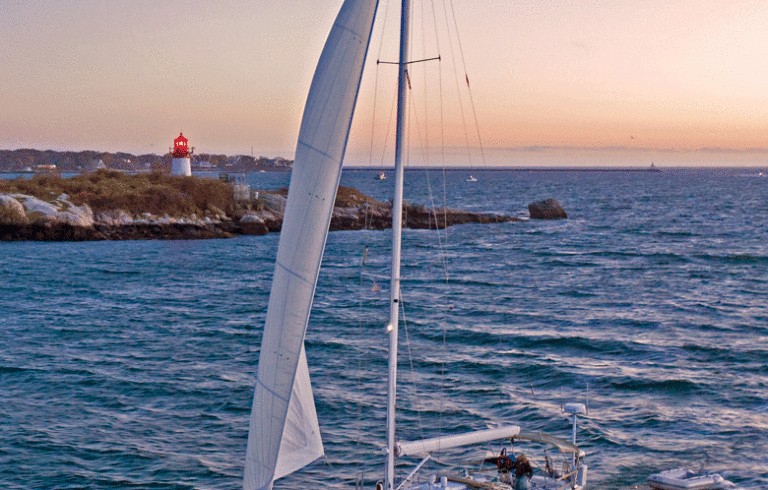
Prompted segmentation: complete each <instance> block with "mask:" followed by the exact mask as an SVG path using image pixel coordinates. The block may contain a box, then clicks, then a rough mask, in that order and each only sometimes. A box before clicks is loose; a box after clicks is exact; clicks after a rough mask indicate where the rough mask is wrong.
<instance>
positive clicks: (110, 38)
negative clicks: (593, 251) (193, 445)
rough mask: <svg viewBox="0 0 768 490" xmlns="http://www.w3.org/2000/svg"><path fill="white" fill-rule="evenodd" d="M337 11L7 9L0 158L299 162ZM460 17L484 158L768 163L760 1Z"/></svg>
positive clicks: (470, 1)
mask: <svg viewBox="0 0 768 490" xmlns="http://www.w3.org/2000/svg"><path fill="white" fill-rule="evenodd" d="M436 1H437V0H436ZM341 3H342V2H341V0H282V1H273V0H271V1H264V0H249V1H245V0H221V1H217V2H210V1H207V0H206V1H202V0H185V1H173V2H171V1H157V0H128V1H124V2H117V1H106V2H105V1H96V0H70V1H50V0H49V1H42V0H4V1H3V2H0V87H1V88H0V149H18V148H36V149H54V150H71V151H82V150H99V151H126V152H130V153H136V154H139V153H164V152H165V151H167V149H168V147H169V146H170V145H171V144H172V141H173V138H174V137H175V136H177V135H178V133H179V131H181V130H183V131H184V134H185V136H187V137H189V138H190V142H191V144H192V145H194V146H195V147H196V148H197V151H198V152H207V153H225V154H250V153H251V148H253V152H254V154H255V155H256V156H258V155H265V156H278V155H279V156H285V157H288V158H292V157H293V152H294V149H295V148H294V147H295V144H296V139H297V135H298V128H299V123H300V118H301V112H302V108H303V105H304V102H305V99H306V94H307V90H308V87H309V83H310V81H311V78H312V74H313V72H314V68H315V64H316V62H317V58H318V57H319V54H320V51H321V49H322V46H323V43H324V42H325V37H326V36H327V34H328V31H329V30H330V26H331V23H332V22H333V19H334V18H335V16H336V13H337V11H338V9H339V7H340V5H341ZM453 5H454V8H455V9H456V22H457V25H458V29H459V32H460V35H461V49H462V52H463V54H464V58H465V60H466V66H467V72H468V74H469V77H470V79H471V84H472V97H473V100H474V103H475V111H476V117H477V121H478V125H479V128H480V134H481V137H482V140H483V144H484V145H486V146H488V147H489V148H506V147H528V146H537V147H539V146H543V147H547V146H556V147H562V146H566V147H569V146H574V147H587V148H600V147H630V148H640V149H664V150H688V149H698V148H715V147H717V148H724V149H735V150H744V149H765V148H768V56H767V55H766V44H767V43H768V8H766V4H765V1H764V0H520V1H512V0H506V1H498V0H483V1H479V0H453ZM389 7H390V8H391V9H393V11H392V12H388V13H387V14H386V16H387V19H388V20H387V23H391V22H392V19H393V18H394V16H395V15H396V14H395V13H393V12H394V9H395V8H396V4H394V3H393V5H392V6H389ZM386 8H387V4H386V2H383V1H382V3H381V6H380V9H379V15H378V20H379V21H380V22H381V21H382V20H383V19H384V17H385V14H384V12H385V9H386ZM417 8H420V7H417ZM417 17H418V15H417ZM377 39H379V36H378V35H376V37H375V39H374V42H378V41H377ZM385 43H386V42H385ZM389 44H391V43H388V44H387V45H389ZM389 47H391V46H389ZM454 48H456V46H454ZM378 51H379V47H378V45H372V54H370V55H369V61H371V60H373V61H375V59H376V58H377V56H378V54H377V53H378ZM380 70H381V68H380ZM370 71H375V70H370ZM460 71H461V72H462V75H461V77H462V79H463V69H460ZM374 83H375V78H374V76H373V75H371V74H369V72H366V75H365V77H364V87H363V91H362V92H361V102H360V105H359V107H360V110H359V111H358V114H357V116H356V121H355V127H356V128H358V127H361V128H362V127H366V123H363V122H360V121H364V120H366V118H368V119H370V114H369V113H370V110H371V107H372V106H371V104H368V103H365V102H363V98H364V97H365V96H366V90H367V87H371V86H373V84H374ZM378 83H379V84H381V83H382V81H381V80H379V82H378ZM468 118H470V119H471V118H472V116H471V115H469V116H468ZM353 131H355V129H353ZM473 131H474V129H473ZM359 132H360V133H361V134H364V133H370V130H367V129H366V130H359ZM460 134H461V131H456V132H455V133H448V137H449V138H450V140H449V141H448V143H449V144H455V145H461V144H462V143H463V141H461V139H462V137H460ZM367 137H368V138H369V139H370V135H369V136H367ZM365 140H366V137H363V136H355V135H353V138H352V140H351V142H350V150H351V151H353V152H354V151H357V150H358V149H359V148H361V147H364V146H366V144H367V143H366V142H365Z"/></svg>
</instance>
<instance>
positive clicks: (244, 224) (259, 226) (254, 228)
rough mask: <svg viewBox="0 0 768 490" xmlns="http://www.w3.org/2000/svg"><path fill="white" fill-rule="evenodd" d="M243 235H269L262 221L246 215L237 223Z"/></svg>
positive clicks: (256, 217)
mask: <svg viewBox="0 0 768 490" xmlns="http://www.w3.org/2000/svg"><path fill="white" fill-rule="evenodd" d="M239 224H240V230H242V233H243V235H266V234H267V233H269V228H268V227H267V225H266V223H264V220H263V219H261V218H259V217H258V216H256V215H253V214H246V215H245V216H243V217H242V218H240V221H239Z"/></svg>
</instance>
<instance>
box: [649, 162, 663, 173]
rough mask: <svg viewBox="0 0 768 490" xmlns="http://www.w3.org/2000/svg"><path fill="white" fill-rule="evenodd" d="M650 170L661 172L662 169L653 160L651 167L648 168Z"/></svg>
mask: <svg viewBox="0 0 768 490" xmlns="http://www.w3.org/2000/svg"><path fill="white" fill-rule="evenodd" d="M648 171H649V172H661V169H660V168H659V167H657V166H656V165H654V164H653V162H651V168H649V169H648Z"/></svg>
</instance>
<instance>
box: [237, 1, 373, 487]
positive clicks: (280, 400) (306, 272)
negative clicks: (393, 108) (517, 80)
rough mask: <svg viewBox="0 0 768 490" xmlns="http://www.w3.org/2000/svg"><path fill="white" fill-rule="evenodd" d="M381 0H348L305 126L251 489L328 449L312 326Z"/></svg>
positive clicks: (273, 307)
mask: <svg viewBox="0 0 768 490" xmlns="http://www.w3.org/2000/svg"><path fill="white" fill-rule="evenodd" d="M377 5H378V1H377V0H346V1H345V2H344V4H343V5H342V7H341V10H340V12H339V15H338V17H337V18H336V22H335V23H334V25H333V27H332V29H331V32H330V34H329V35H328V40H327V41H326V43H325V47H324V48H323V52H322V54H321V56H320V61H319V62H318V65H317V69H316V71H315V75H314V78H313V79H312V85H311V87H310V90H309V95H308V97H307V103H306V106H305V108H304V115H303V119H302V123H301V128H300V130H299V141H298V144H297V147H296V158H295V161H294V166H293V171H292V174H291V182H290V187H289V192H288V202H287V205H286V209H285V215H284V217H283V225H282V230H281V233H280V244H279V247H278V252H277V261H276V265H275V273H274V277H273V279H272V291H271V294H270V298H269V306H268V309H267V318H266V323H265V326H264V335H263V339H262V343H261V353H260V357H259V370H258V378H257V380H256V387H255V393H254V398H253V410H252V412H251V422H250V430H249V433H248V450H247V453H246V461H245V475H244V479H243V486H244V488H246V489H248V490H251V489H269V488H271V486H272V482H273V481H274V480H275V479H277V478H280V477H282V476H285V475H287V474H289V473H292V472H293V471H296V470H297V469H299V468H301V467H303V466H305V465H307V464H308V463H310V462H312V461H314V460H315V459H317V458H318V457H320V456H322V454H323V447H322V441H321V440H320V434H319V430H318V423H317V415H316V413H315V405H314V399H313V397H312V389H311V386H310V382H309V371H308V368H307V361H306V356H305V355H304V334H305V332H306V328H307V323H308V321H309V312H310V309H311V307H312V298H313V295H314V291H315V285H316V284H317V275H318V272H319V270H320V263H321V260H322V255H323V249H324V247H325V241H326V237H327V234H328V225H329V223H330V219H331V213H332V211H333V203H334V200H335V198H336V191H337V188H338V184H339V179H340V176H341V164H342V159H343V157H344V151H345V149H346V145H347V138H348V136H349V128H350V124H351V122H352V115H353V112H354V107H355V102H356V100H357V93H358V91H359V88H360V79H361V76H362V70H363V65H364V63H365V56H366V52H367V50H368V43H369V41H370V36H371V30H372V28H373V20H374V16H375V13H376V8H377Z"/></svg>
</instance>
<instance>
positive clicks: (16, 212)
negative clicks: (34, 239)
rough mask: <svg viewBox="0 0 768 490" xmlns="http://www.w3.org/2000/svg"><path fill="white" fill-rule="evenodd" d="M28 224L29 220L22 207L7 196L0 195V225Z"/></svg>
mask: <svg viewBox="0 0 768 490" xmlns="http://www.w3.org/2000/svg"><path fill="white" fill-rule="evenodd" d="M28 224H29V218H27V213H26V211H24V206H22V205H21V203H20V202H19V201H17V200H16V199H14V198H13V197H11V196H8V195H0V225H14V226H24V225H28Z"/></svg>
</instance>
